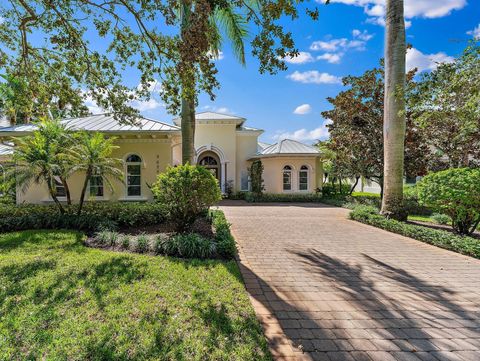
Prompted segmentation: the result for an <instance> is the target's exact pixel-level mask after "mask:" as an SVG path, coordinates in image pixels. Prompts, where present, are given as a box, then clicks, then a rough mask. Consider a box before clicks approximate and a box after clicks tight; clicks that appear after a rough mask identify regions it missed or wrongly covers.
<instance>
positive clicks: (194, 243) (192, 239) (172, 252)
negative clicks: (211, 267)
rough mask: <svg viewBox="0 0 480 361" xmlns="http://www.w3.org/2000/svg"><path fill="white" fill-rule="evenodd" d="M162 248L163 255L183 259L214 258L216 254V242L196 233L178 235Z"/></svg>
mask: <svg viewBox="0 0 480 361" xmlns="http://www.w3.org/2000/svg"><path fill="white" fill-rule="evenodd" d="M161 247H162V252H161V253H163V254H166V255H168V256H177V257H183V258H212V257H214V256H215V254H216V245H215V242H213V241H212V240H210V239H208V238H204V237H202V236H200V235H199V234H196V233H183V234H177V235H176V236H173V237H171V238H169V239H168V240H165V241H164V242H162V246H161Z"/></svg>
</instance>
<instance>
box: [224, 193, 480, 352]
mask: <svg viewBox="0 0 480 361" xmlns="http://www.w3.org/2000/svg"><path fill="white" fill-rule="evenodd" d="M221 208H222V209H223V210H224V211H225V214H226V216H227V218H228V220H229V221H230V222H231V223H232V232H233V234H234V235H235V238H236V240H237V243H238V246H239V249H240V252H239V258H240V267H241V271H242V274H243V277H244V281H245V284H246V287H247V290H248V291H249V293H250V296H251V300H252V303H253V305H254V307H255V310H256V313H257V316H258V318H259V319H260V321H261V322H262V325H263V327H264V330H265V334H266V337H267V338H268V340H269V343H270V346H271V347H270V348H271V350H272V353H273V355H274V356H275V358H276V359H278V360H357V361H358V360H368V361H372V360H386V361H388V360H414V361H418V360H434V361H438V360H468V361H470V360H480V261H478V260H475V259H472V258H468V257H465V256H462V255H459V254H456V253H452V252H449V251H446V250H442V249H439V248H436V247H433V246H430V245H427V244H424V243H421V242H418V241H415V240H412V239H409V238H406V237H402V236H399V235H395V234H392V233H389V232H386V231H382V230H379V229H376V228H373V227H370V226H366V225H363V224H360V223H357V222H354V221H351V220H348V219H347V214H348V211H347V210H345V209H341V208H335V207H329V206H321V205H312V204H271V205H249V204H246V203H244V202H230V203H223V204H222V206H221Z"/></svg>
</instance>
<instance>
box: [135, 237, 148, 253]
mask: <svg viewBox="0 0 480 361" xmlns="http://www.w3.org/2000/svg"><path fill="white" fill-rule="evenodd" d="M149 243H150V240H149V239H148V236H147V235H146V234H141V235H139V236H138V237H137V243H136V245H135V246H136V247H135V250H136V251H137V252H139V253H146V252H148V250H149V246H150V244H149Z"/></svg>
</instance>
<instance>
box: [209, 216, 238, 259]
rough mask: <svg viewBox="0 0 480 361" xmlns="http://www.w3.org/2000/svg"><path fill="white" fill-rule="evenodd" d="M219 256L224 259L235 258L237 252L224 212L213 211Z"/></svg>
mask: <svg viewBox="0 0 480 361" xmlns="http://www.w3.org/2000/svg"><path fill="white" fill-rule="evenodd" d="M211 218H212V224H213V228H214V229H215V242H216V248H217V254H218V256H219V257H222V258H227V259H229V258H233V257H235V254H236V252H237V247H236V246H235V239H234V238H233V236H232V234H231V233H230V224H229V223H228V222H227V219H226V218H225V214H224V213H223V212H222V211H211Z"/></svg>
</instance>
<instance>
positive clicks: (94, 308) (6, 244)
mask: <svg viewBox="0 0 480 361" xmlns="http://www.w3.org/2000/svg"><path fill="white" fill-rule="evenodd" d="M82 242H83V235H82V234H80V233H75V232H69V231H26V232H18V233H9V234H3V235H0V359H2V360H7V359H8V360H25V359H44V360H67V359H68V360H87V359H89V360H100V359H102V360H127V359H128V360H132V359H134V360H270V359H271V356H270V355H269V353H268V351H267V344H266V341H265V338H264V336H263V334H262V330H261V327H260V326H259V324H258V322H257V320H256V318H255V315H254V312H253V309H252V306H251V304H250V302H249V299H248V296H247V294H246V292H245V289H244V286H243V283H242V281H241V278H240V273H239V270H238V267H237V265H236V263H235V262H234V261H228V262H226V261H198V260H190V261H189V260H180V259H175V258H168V257H160V256H147V255H138V254H128V253H116V252H112V251H104V250H98V249H92V248H87V247H85V246H83V243H82Z"/></svg>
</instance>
